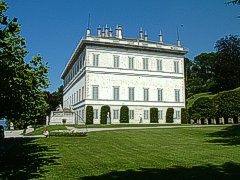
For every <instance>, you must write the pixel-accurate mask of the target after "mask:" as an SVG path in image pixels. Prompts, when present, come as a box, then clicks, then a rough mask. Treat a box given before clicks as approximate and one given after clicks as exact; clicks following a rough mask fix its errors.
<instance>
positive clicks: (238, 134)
mask: <svg viewBox="0 0 240 180" xmlns="http://www.w3.org/2000/svg"><path fill="white" fill-rule="evenodd" d="M208 136H210V137H211V139H210V140H208V142H212V143H220V144H223V145H240V124H237V125H232V126H228V127H226V128H224V129H222V130H221V131H218V132H214V133H209V134H208Z"/></svg>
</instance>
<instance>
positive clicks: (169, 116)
mask: <svg viewBox="0 0 240 180" xmlns="http://www.w3.org/2000/svg"><path fill="white" fill-rule="evenodd" d="M173 114H174V110H173V108H168V109H167V113H166V122H167V123H173Z"/></svg>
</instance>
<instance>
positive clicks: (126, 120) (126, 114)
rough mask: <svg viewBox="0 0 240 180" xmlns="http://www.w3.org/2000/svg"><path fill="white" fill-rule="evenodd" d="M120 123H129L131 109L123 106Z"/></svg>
mask: <svg viewBox="0 0 240 180" xmlns="http://www.w3.org/2000/svg"><path fill="white" fill-rule="evenodd" d="M120 123H129V108H128V107H127V106H122V107H121V109H120Z"/></svg>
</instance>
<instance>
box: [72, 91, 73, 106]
mask: <svg viewBox="0 0 240 180" xmlns="http://www.w3.org/2000/svg"><path fill="white" fill-rule="evenodd" d="M72 105H73V94H72Z"/></svg>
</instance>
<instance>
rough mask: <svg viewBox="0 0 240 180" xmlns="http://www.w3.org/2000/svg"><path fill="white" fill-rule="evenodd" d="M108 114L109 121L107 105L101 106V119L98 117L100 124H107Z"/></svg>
mask: <svg viewBox="0 0 240 180" xmlns="http://www.w3.org/2000/svg"><path fill="white" fill-rule="evenodd" d="M108 113H109V118H110V119H111V112H110V107H109V106H108V105H104V106H102V107H101V117H100V123H101V124H107V116H108Z"/></svg>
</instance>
